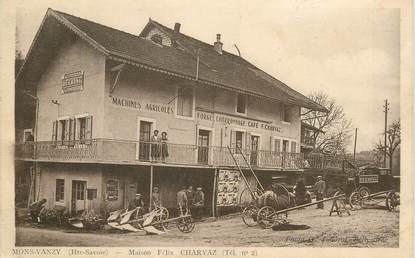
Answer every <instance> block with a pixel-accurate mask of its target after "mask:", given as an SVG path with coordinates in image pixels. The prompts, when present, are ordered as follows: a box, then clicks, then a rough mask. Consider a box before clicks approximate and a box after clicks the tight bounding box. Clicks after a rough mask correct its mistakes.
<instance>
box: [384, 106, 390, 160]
mask: <svg viewBox="0 0 415 258" xmlns="http://www.w3.org/2000/svg"><path fill="white" fill-rule="evenodd" d="M388 105H389V104H388V100H387V99H385V105H384V106H383V107H384V108H385V110H384V111H383V112H385V142H384V148H385V150H384V153H383V167H384V168H386V139H387V134H386V132H387V131H388V111H389V107H388Z"/></svg>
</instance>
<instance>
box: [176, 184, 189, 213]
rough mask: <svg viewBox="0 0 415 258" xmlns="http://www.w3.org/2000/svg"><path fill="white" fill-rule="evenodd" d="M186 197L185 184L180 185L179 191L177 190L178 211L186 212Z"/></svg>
mask: <svg viewBox="0 0 415 258" xmlns="http://www.w3.org/2000/svg"><path fill="white" fill-rule="evenodd" d="M187 204H188V199H187V191H186V186H182V188H181V189H180V191H178V192H177V207H178V209H179V213H182V212H183V214H186V213H187V212H188V205H187Z"/></svg>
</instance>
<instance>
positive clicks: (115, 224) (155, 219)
mask: <svg viewBox="0 0 415 258" xmlns="http://www.w3.org/2000/svg"><path fill="white" fill-rule="evenodd" d="M141 213H142V208H141V207H138V208H135V209H133V210H131V211H125V210H124V209H122V210H117V211H114V212H112V213H110V216H109V217H108V219H107V222H108V225H109V226H110V227H112V228H115V229H120V230H127V231H131V232H138V231H144V232H146V233H148V234H163V233H165V232H166V231H167V228H168V226H169V224H170V223H176V226H177V228H178V229H179V230H180V231H181V232H183V233H190V232H192V231H193V229H194V228H195V223H194V222H193V219H192V217H191V215H190V214H189V211H188V210H187V209H186V210H184V209H182V208H181V207H180V215H179V216H178V217H174V218H169V212H168V210H167V209H166V208H164V207H156V208H155V209H154V210H152V211H150V212H149V213H146V214H141Z"/></svg>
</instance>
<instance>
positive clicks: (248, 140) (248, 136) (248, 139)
mask: <svg viewBox="0 0 415 258" xmlns="http://www.w3.org/2000/svg"><path fill="white" fill-rule="evenodd" d="M245 135H246V138H245V148H246V149H247V150H250V149H251V133H249V132H246V133H245Z"/></svg>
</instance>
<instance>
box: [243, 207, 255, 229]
mask: <svg viewBox="0 0 415 258" xmlns="http://www.w3.org/2000/svg"><path fill="white" fill-rule="evenodd" d="M257 214H258V208H257V207H256V206H254V205H249V206H248V207H246V208H245V209H244V210H243V211H242V221H243V222H244V223H245V225H247V226H248V227H254V226H255V225H256V224H257Z"/></svg>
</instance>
